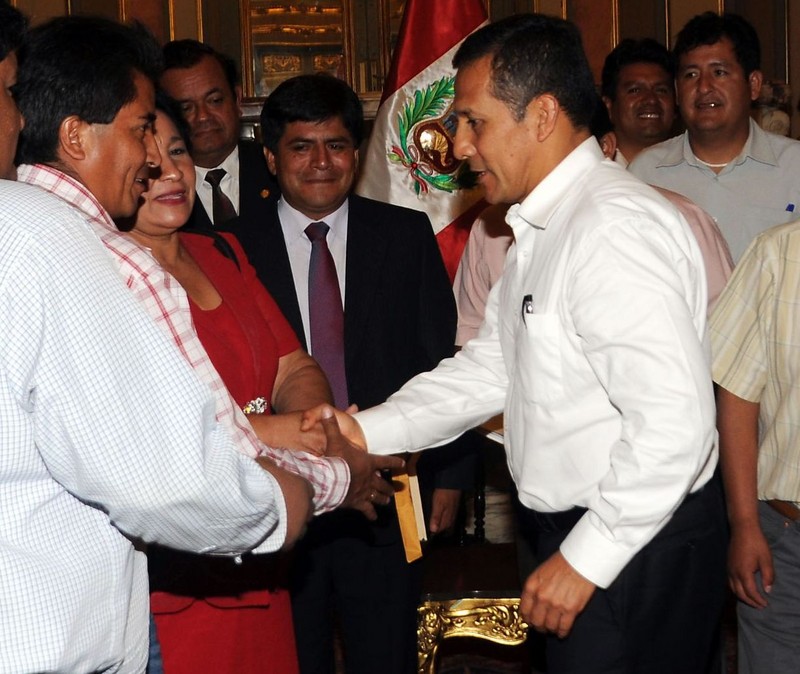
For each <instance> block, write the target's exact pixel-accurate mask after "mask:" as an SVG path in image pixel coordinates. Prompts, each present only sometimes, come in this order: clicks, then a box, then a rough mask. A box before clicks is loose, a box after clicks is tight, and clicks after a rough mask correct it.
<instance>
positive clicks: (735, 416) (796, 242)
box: [710, 221, 800, 674]
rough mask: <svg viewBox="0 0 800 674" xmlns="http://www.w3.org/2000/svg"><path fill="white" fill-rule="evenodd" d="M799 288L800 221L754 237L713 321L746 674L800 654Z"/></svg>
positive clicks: (778, 673)
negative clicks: (799, 507)
mask: <svg viewBox="0 0 800 674" xmlns="http://www.w3.org/2000/svg"><path fill="white" fill-rule="evenodd" d="M798 288H800V221H798V222H794V223H789V224H786V225H779V226H777V227H774V228H772V229H770V230H768V231H766V232H764V233H763V234H761V235H760V236H758V237H757V238H756V239H755V241H754V242H753V243H752V244H751V245H750V247H749V248H748V250H747V252H746V253H745V255H744V257H743V258H742V260H741V262H740V263H739V266H738V267H737V268H736V270H735V271H734V274H733V276H732V278H731V280H730V282H729V283H728V286H727V287H726V288H725V290H724V292H723V293H722V295H721V296H720V299H719V303H718V304H717V307H716V309H715V311H714V313H713V315H712V317H711V323H710V334H711V340H712V348H713V352H714V365H713V373H714V381H715V382H717V384H718V385H719V393H718V413H717V414H718V426H719V433H720V460H721V464H722V474H723V479H724V482H725V489H726V494H727V499H728V517H729V520H730V525H731V543H730V550H729V557H728V576H729V582H730V586H731V589H732V590H733V591H734V593H735V594H736V596H737V597H738V599H739V602H738V615H739V671H740V672H742V673H744V672H769V673H770V674H783V673H784V672H785V673H788V672H796V671H797V662H798V661H799V660H800V509H798V503H799V502H800V386H799V385H798V384H799V383H800V358H798V344H799V343H800V293H798ZM759 429H760V430H759Z"/></svg>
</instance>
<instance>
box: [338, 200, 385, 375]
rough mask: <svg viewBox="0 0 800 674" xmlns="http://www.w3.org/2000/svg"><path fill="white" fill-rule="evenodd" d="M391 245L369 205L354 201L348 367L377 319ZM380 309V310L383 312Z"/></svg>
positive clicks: (347, 294) (348, 284) (346, 321)
mask: <svg viewBox="0 0 800 674" xmlns="http://www.w3.org/2000/svg"><path fill="white" fill-rule="evenodd" d="M387 245H388V242H387V241H386V240H385V238H384V237H381V236H380V233H379V228H376V227H374V226H373V223H372V222H371V215H370V213H369V208H368V203H367V202H365V201H363V200H361V199H360V198H359V197H358V196H355V195H354V196H351V197H350V204H349V214H348V220H347V272H346V274H347V277H346V281H345V303H344V344H345V347H344V348H345V365H346V366H349V365H350V364H351V363H352V362H353V359H355V358H356V357H357V354H358V352H359V346H360V343H361V340H362V339H363V337H364V335H365V334H367V333H368V332H369V330H368V329H367V328H368V324H369V321H370V319H371V318H372V319H373V320H378V319H375V308H374V302H375V292H376V289H377V287H378V285H379V281H380V278H381V268H382V263H383V259H384V256H385V254H386V246H387ZM379 309H380V308H379Z"/></svg>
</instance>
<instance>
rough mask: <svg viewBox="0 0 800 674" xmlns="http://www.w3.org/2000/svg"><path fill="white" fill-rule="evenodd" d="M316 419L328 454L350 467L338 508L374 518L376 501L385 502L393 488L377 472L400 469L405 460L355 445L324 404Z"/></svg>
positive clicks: (390, 496) (330, 409)
mask: <svg viewBox="0 0 800 674" xmlns="http://www.w3.org/2000/svg"><path fill="white" fill-rule="evenodd" d="M319 422H320V423H321V424H322V428H323V430H324V431H325V438H326V440H327V450H326V452H325V454H326V455H327V456H339V457H341V458H343V459H344V460H345V461H346V462H347V465H348V467H349V468H350V488H349V489H348V490H347V496H346V497H345V499H344V501H343V502H342V505H341V507H343V508H353V509H354V510H360V511H361V512H362V513H364V515H365V516H366V518H367V519H369V520H374V519H377V517H378V514H377V513H376V512H375V504H379V505H386V504H388V503H389V502H390V501H391V500H392V496H393V495H394V488H393V487H392V485H391V484H390V483H389V482H387V481H386V480H384V479H383V478H382V477H381V476H380V473H379V471H381V470H386V469H391V470H396V469H399V468H402V467H403V465H404V461H403V460H402V459H401V458H399V457H396V456H373V455H371V454H367V453H366V452H365V451H364V450H363V449H360V448H358V447H356V446H355V445H353V444H351V443H350V442H348V440H347V439H346V438H345V437H344V436H343V435H342V434H341V432H340V431H339V424H338V423H337V421H336V416H334V410H333V408H332V407H331V406H330V405H323V406H322V409H321V416H320V420H319Z"/></svg>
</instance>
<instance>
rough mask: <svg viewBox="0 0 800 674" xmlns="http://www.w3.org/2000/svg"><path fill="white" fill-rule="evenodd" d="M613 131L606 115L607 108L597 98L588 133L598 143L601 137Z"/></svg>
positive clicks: (612, 125)
mask: <svg viewBox="0 0 800 674" xmlns="http://www.w3.org/2000/svg"><path fill="white" fill-rule="evenodd" d="M613 130H614V123H613V122H612V121H611V117H610V116H609V114H608V108H607V107H606V104H605V103H603V99H602V98H600V96H598V97H597V104H596V105H595V106H594V114H593V115H592V121H591V123H590V124H589V131H590V132H591V134H592V135H593V136H594V137H595V138H596V139H597V142H598V143H599V142H600V139H601V138H602V137H603V136H605V135H606V134H607V133H610V132H611V131H613Z"/></svg>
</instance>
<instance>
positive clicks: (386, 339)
mask: <svg viewBox="0 0 800 674" xmlns="http://www.w3.org/2000/svg"><path fill="white" fill-rule="evenodd" d="M277 205H278V199H277V196H272V197H270V198H269V199H268V200H267V203H265V204H264V208H263V213H264V218H263V219H262V220H261V221H259V222H257V223H253V222H249V223H248V222H245V221H244V220H243V219H242V218H240V219H239V221H232V222H231V223H229V224H228V225H226V229H228V230H229V231H231V232H233V233H234V234H235V235H236V236H237V237H238V239H239V241H240V242H241V244H242V246H243V248H244V250H245V252H246V253H247V256H248V258H249V259H250V262H251V264H252V265H253V266H254V267H255V269H256V272H257V274H258V276H259V278H260V279H261V282H262V283H263V284H264V285H265V286H266V287H267V290H268V291H269V293H270V294H271V295H272V297H273V298H274V299H275V301H276V302H277V303H278V306H279V307H280V308H281V311H282V312H283V314H284V316H286V318H287V320H288V321H289V323H290V324H291V326H292V327H293V328H294V330H295V332H296V333H297V335H298V337H299V338H300V341H301V343H302V344H303V345H304V346H306V342H305V335H304V332H303V324H302V319H301V317H300V309H299V305H298V302H297V294H296V291H295V286H294V279H293V277H292V272H291V266H290V263H289V255H288V253H287V251H286V243H285V241H284V238H283V230H282V229H281V224H280V221H279V219H278V210H277ZM346 273H347V276H346V281H345V302H344V306H345V327H344V341H345V371H346V376H347V387H348V393H349V396H350V402H351V403H355V404H356V405H358V406H359V408H361V409H365V408H367V407H371V406H373V405H377V404H379V403H381V402H383V401H384V400H386V398H388V397H389V396H390V395H391V394H392V393H394V392H395V391H396V390H397V389H399V388H400V387H401V386H402V385H403V384H404V383H405V382H406V381H408V380H409V379H410V378H411V377H413V376H414V375H416V374H419V373H420V372H422V371H425V370H430V369H432V368H433V367H434V366H435V365H436V364H437V363H438V362H439V361H440V360H441V359H442V358H445V357H447V356H449V355H451V354H452V352H453V345H454V343H455V326H456V308H455V301H454V298H453V291H452V288H451V286H450V282H449V279H448V277H447V272H446V271H445V268H444V264H443V263H442V258H441V255H440V253H439V248H438V246H437V244H436V239H435V237H434V235H433V229H432V227H431V224H430V220H429V219H428V217H427V216H426V215H425V214H424V213H421V212H419V211H413V210H410V209H406V208H401V207H399V206H391V205H388V204H384V203H381V202H378V201H373V200H371V199H365V198H363V197H359V196H355V195H354V196H351V197H350V207H349V219H348V225H347V272H346ZM458 451H459V450H457V449H455V448H453V449H451V450H448V449H442V450H437V451H435V452H426V453H425V456H424V457H423V459H422V460H421V461H420V473H421V477H422V476H423V474H424V473H425V472H431V471H432V472H433V485H434V486H437V487H450V488H459V489H464V488H469V487H471V486H472V485H473V477H472V475H473V473H472V471H473V470H474V468H473V463H472V457H469V458H467V459H464V460H463V461H461V460H460V457H458V456H454V454H457V453H458ZM426 465H427V468H426ZM358 517H360V516H358Z"/></svg>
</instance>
